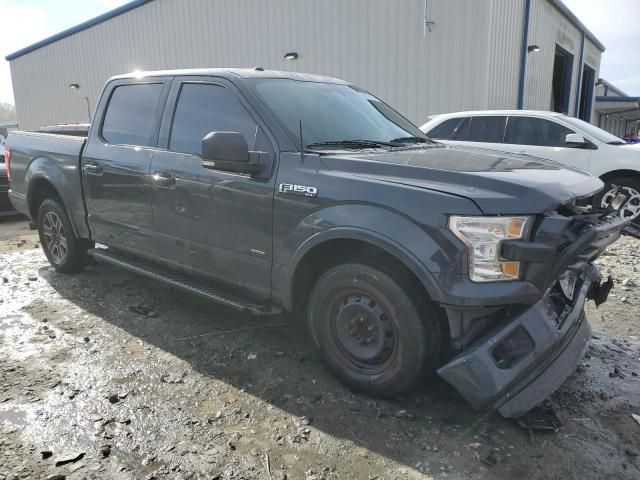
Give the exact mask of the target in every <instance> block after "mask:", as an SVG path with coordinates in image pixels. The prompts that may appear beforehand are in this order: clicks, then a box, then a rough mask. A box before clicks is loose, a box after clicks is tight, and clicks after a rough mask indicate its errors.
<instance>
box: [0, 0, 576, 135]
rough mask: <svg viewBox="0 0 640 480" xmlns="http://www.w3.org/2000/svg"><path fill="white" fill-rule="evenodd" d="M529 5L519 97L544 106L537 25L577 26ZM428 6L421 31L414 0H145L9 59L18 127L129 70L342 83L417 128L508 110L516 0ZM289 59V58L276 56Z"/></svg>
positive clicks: (76, 112) (81, 109)
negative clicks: (451, 116)
mask: <svg viewBox="0 0 640 480" xmlns="http://www.w3.org/2000/svg"><path fill="white" fill-rule="evenodd" d="M534 3H535V4H536V5H535V7H534V10H535V11H536V12H537V13H536V14H535V16H536V18H537V20H536V22H532V33H533V32H535V34H532V38H536V37H539V39H536V40H535V41H536V42H538V44H540V45H541V46H542V45H544V46H545V47H544V49H545V50H544V51H546V53H543V52H541V53H542V55H539V56H537V57H536V58H535V61H536V62H538V63H536V64H535V65H534V64H531V65H529V67H528V69H527V72H528V73H527V87H528V88H527V93H526V101H527V106H535V107H537V108H545V106H548V103H549V100H548V99H549V92H550V86H549V85H548V84H549V83H550V78H551V77H550V75H551V74H550V73H549V69H550V68H552V60H551V62H546V63H545V62H543V60H544V59H545V58H547V57H546V55H547V54H548V52H551V47H550V46H549V47H548V48H547V44H546V43H545V38H547V37H546V36H545V35H546V34H547V33H548V30H549V28H550V27H549V26H548V25H546V24H547V23H550V24H552V25H553V28H551V30H552V31H553V33H552V35H551V37H549V38H551V39H552V38H555V36H557V30H559V29H562V30H563V31H564V30H567V31H570V32H573V31H575V28H574V27H573V26H572V25H571V24H570V23H569V22H568V21H566V20H564V17H561V16H560V15H559V14H558V13H556V14H555V15H554V13H553V12H554V9H552V8H551V7H550V6H549V5H548V3H547V1H546V0H534ZM426 4H427V17H428V19H429V20H430V21H433V22H435V24H434V25H433V26H432V29H431V30H432V31H431V32H429V31H427V32H426V33H425V29H424V22H423V18H424V5H425V1H424V0H322V1H318V0H155V1H152V2H150V3H147V4H145V5H142V6H139V7H138V8H136V9H134V10H132V11H129V12H127V13H124V14H122V15H119V16H117V17H114V18H111V19H109V20H107V21H105V22H103V23H100V24H98V25H94V26H92V27H90V28H89V29H87V30H83V31H80V32H77V33H75V34H73V35H72V36H69V37H66V38H63V39H61V40H58V41H57V42H55V43H52V44H49V45H47V46H44V47H42V48H40V49H38V50H35V51H32V52H30V53H28V54H26V55H24V56H21V57H18V58H15V59H14V60H12V61H11V62H10V63H11V73H12V79H13V85H14V93H15V99H16V108H17V114H18V121H19V123H20V126H21V128H26V129H31V128H37V127H39V126H40V125H43V124H48V123H62V122H83V121H87V120H88V118H87V117H88V114H87V108H86V102H85V100H84V98H83V97H84V96H86V97H88V99H89V103H90V106H91V109H92V110H93V109H94V108H95V106H96V104H97V102H98V96H99V93H100V91H101V89H102V86H103V84H104V82H105V81H106V80H107V79H108V78H109V77H110V76H112V75H115V74H119V73H124V72H130V71H132V70H135V69H140V70H146V69H150V70H155V69H172V68H188V67H253V66H257V65H259V66H262V67H265V68H269V69H279V70H295V71H304V72H310V73H319V74H323V75H329V76H334V77H339V78H343V79H345V80H348V81H351V82H353V83H356V84H358V85H360V86H362V87H364V88H366V89H368V90H370V91H371V92H372V93H374V94H376V95H378V96H380V97H381V98H383V99H384V100H386V101H387V102H388V103H390V104H391V105H393V106H394V107H396V108H398V109H399V110H400V111H401V112H402V113H404V114H405V115H406V116H407V117H408V118H409V119H411V120H412V121H414V122H416V123H422V122H424V121H425V120H426V118H427V117H428V115H430V114H434V113H443V112H451V111H457V110H474V109H486V108H515V106H516V99H517V91H518V75H519V74H518V68H519V59H520V46H521V35H522V15H523V10H524V7H523V6H524V0H474V1H470V0H427V2H426ZM545 22H546V23H545ZM534 23H535V24H536V25H534ZM538 24H541V25H538ZM572 38H573V37H572ZM551 43H552V42H551ZM289 51H296V52H298V53H299V59H298V60H295V61H289V60H285V59H284V58H283V55H284V53H285V52H289ZM532 61H533V58H532ZM543 63H544V64H543ZM538 64H539V65H538ZM538 66H540V68H539V71H538ZM70 83H77V84H79V85H80V89H79V90H76V91H74V90H70V89H69V88H68V85H69V84H70Z"/></svg>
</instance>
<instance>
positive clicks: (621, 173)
mask: <svg viewBox="0 0 640 480" xmlns="http://www.w3.org/2000/svg"><path fill="white" fill-rule="evenodd" d="M618 177H627V178H633V179H634V180H636V181H639V182H640V172H638V171H637V170H614V171H612V172H607V173H605V174H604V175H602V176H601V177H600V180H602V181H603V182H604V183H607V182H608V181H609V180H612V179H614V178H618Z"/></svg>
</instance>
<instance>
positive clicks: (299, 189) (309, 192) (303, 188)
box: [278, 183, 318, 197]
mask: <svg viewBox="0 0 640 480" xmlns="http://www.w3.org/2000/svg"><path fill="white" fill-rule="evenodd" d="M278 190H279V191H280V193H293V194H294V195H303V196H305V197H317V196H318V189H317V188H316V187H308V186H307V185H293V184H291V183H281V184H280V188H279V189H278Z"/></svg>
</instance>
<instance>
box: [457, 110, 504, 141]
mask: <svg viewBox="0 0 640 480" xmlns="http://www.w3.org/2000/svg"><path fill="white" fill-rule="evenodd" d="M506 121H507V117H496V116H490V117H489V116H488V117H473V118H471V125H470V127H469V134H468V138H466V139H465V140H466V141H468V142H485V143H502V140H503V138H504V127H505V123H506Z"/></svg>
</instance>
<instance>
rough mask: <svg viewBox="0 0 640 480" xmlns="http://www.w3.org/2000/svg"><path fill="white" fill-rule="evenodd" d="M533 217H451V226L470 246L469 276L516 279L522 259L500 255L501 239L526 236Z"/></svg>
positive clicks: (476, 279)
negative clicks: (512, 258) (511, 259)
mask: <svg viewBox="0 0 640 480" xmlns="http://www.w3.org/2000/svg"><path fill="white" fill-rule="evenodd" d="M532 222H533V219H532V217H458V216H451V217H449V229H450V230H451V231H452V232H453V233H454V235H455V236H456V237H458V238H459V239H460V240H462V241H463V242H464V243H465V244H466V245H467V248H468V249H469V278H470V279H471V280H473V281H474V282H495V281H503V280H517V279H518V277H519V275H520V262H507V261H503V260H502V259H501V258H500V255H499V253H500V242H501V241H502V240H511V239H518V238H525V237H526V236H527V235H528V234H529V228H530V226H531V223H532Z"/></svg>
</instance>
